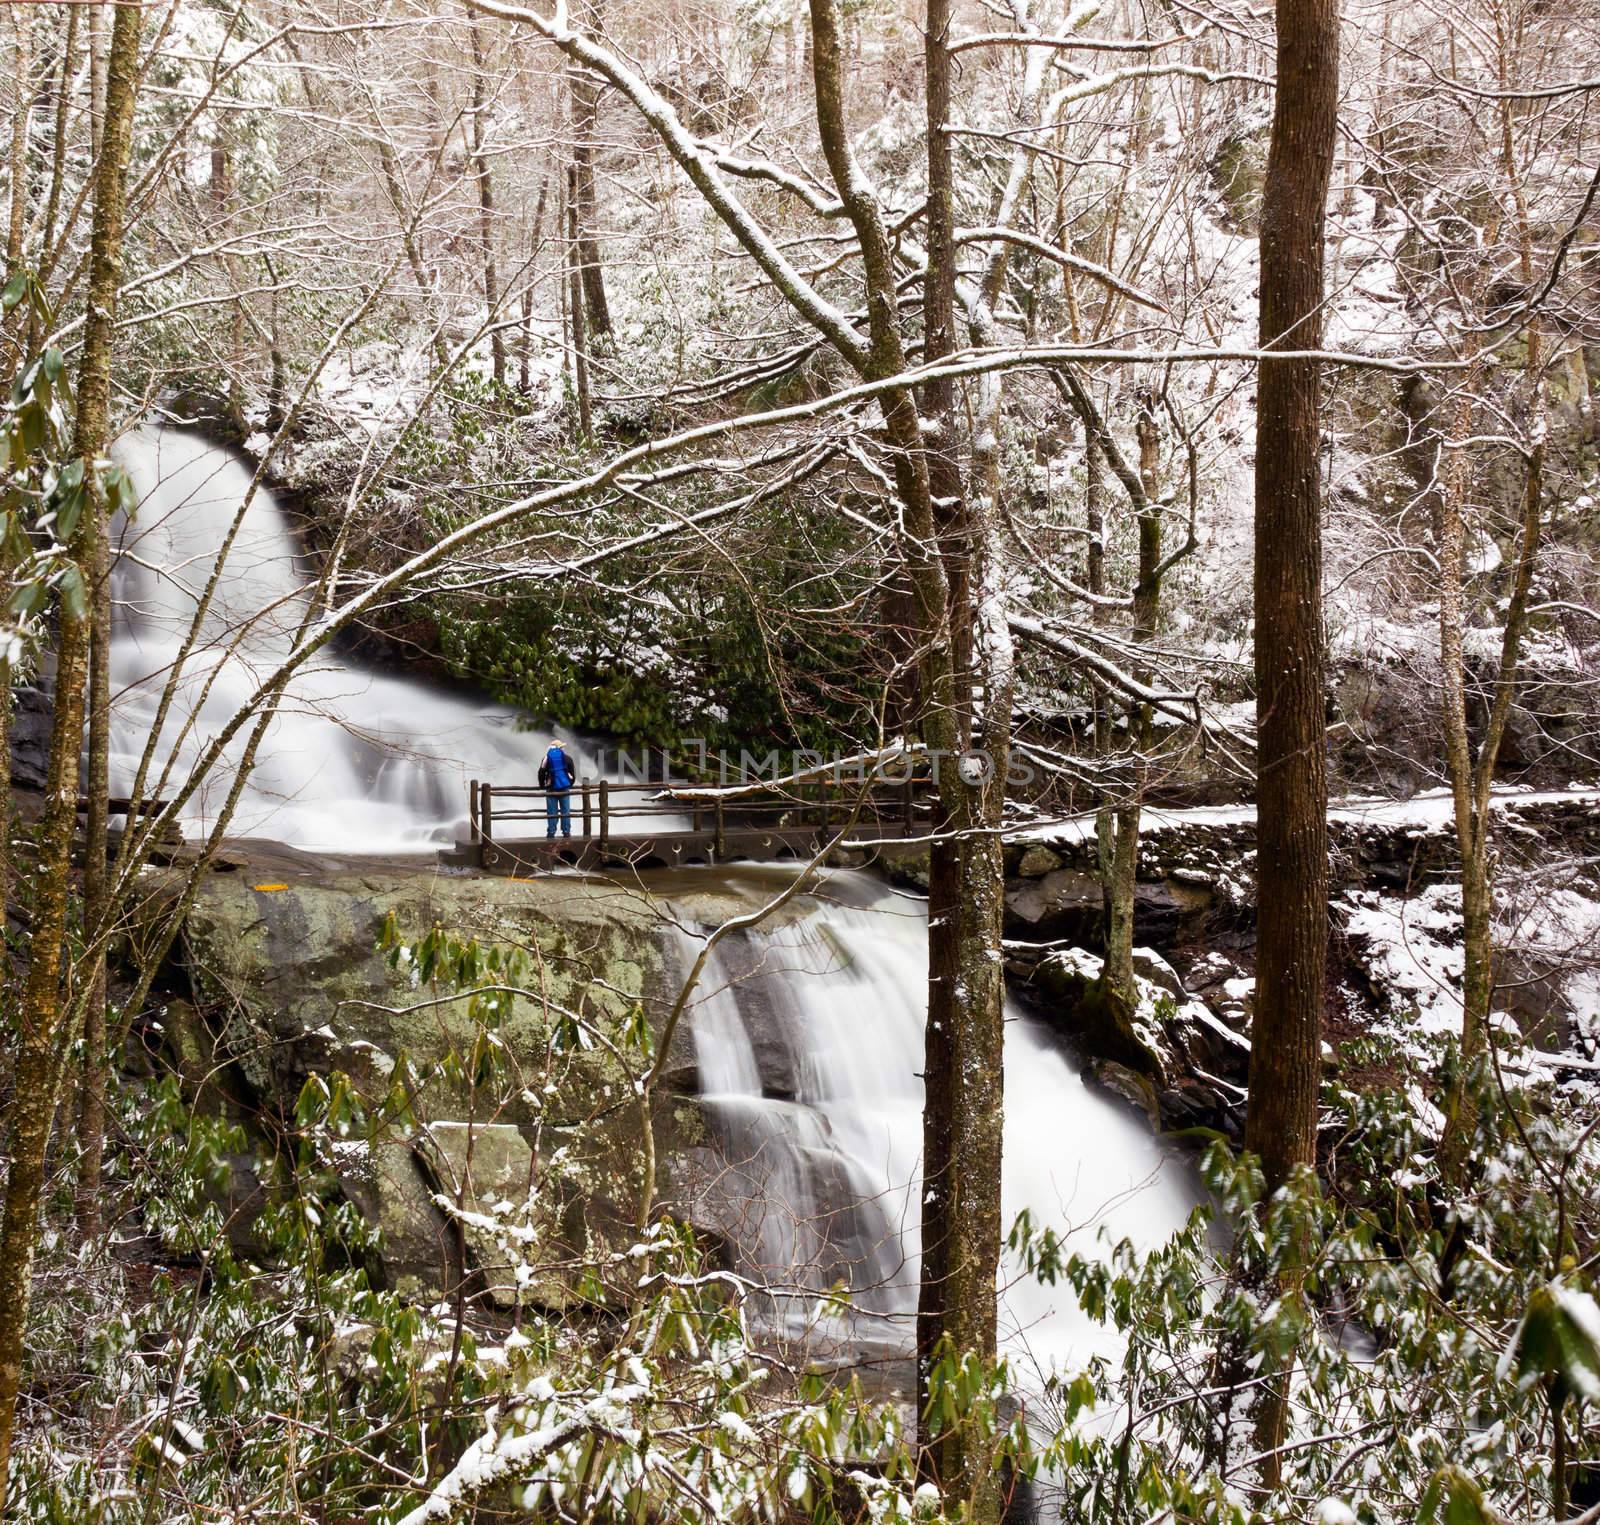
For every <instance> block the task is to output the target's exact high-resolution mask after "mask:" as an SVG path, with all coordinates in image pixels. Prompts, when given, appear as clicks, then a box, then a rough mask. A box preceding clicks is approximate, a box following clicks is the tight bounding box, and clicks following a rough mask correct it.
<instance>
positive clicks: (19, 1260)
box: [0, 4, 143, 1514]
mask: <svg viewBox="0 0 1600 1525" xmlns="http://www.w3.org/2000/svg"><path fill="white" fill-rule="evenodd" d="M142 20H143V7H142V6H140V5H137V4H119V5H118V6H117V8H116V19H115V20H114V22H113V23H112V31H111V42H110V47H109V50H108V57H107V83H106V119H105V128H104V142H103V148H102V152H101V155H100V160H99V164H98V165H97V167H96V178H95V202H94V224H93V232H92V235H91V240H90V252H89V280H88V290H87V308H88V312H87V316H86V318H85V322H84V329H83V356H82V361H81V364H80V369H79V373H78V413H77V421H76V427H75V432H74V437H73V454H74V455H75V456H76V457H77V458H78V459H79V460H82V461H83V462H84V465H85V482H86V485H87V486H88V489H89V493H90V501H89V503H88V505H87V506H86V508H85V512H84V515H83V520H82V522H81V524H80V528H79V531H78V534H77V536H76V537H75V541H76V544H75V545H74V547H73V553H74V556H75V559H76V560H77V561H78V564H79V566H80V568H82V567H83V565H84V562H85V560H86V554H87V552H88V550H89V549H90V544H89V541H90V540H91V538H92V535H93V531H92V529H91V528H90V525H91V524H92V522H93V520H94V518H95V517H96V516H97V515H100V514H102V513H103V511H104V508H103V500H102V499H101V496H100V494H99V490H98V483H97V481H96V479H95V474H94V470H93V468H94V465H95V463H96V462H97V460H98V459H99V457H100V456H101V454H102V453H103V452H104V450H105V447H106V440H107V431H108V428H109V421H110V402H111V358H112V340H113V335H114V324H115V312H116V305H117V288H118V286H119V284H120V281H121V274H122V225H123V192H124V176H125V171H126V166H127V161H128V147H129V138H130V129H131V126H132V120H133V104H134V96H135V92H136V90H137V87H138V73H137V71H138V53H139V33H140V26H141V22H142ZM87 582H88V579H87V577H86V578H85V587H86V589H87ZM92 620H93V609H92V605H91V603H90V602H89V600H88V598H87V597H86V598H85V600H84V603H83V605H82V607H81V608H78V609H76V610H75V609H73V608H71V607H70V606H64V607H63V609H62V613H61V633H60V639H59V645H58V648H57V659H56V694H55V714H54V718H53V721H52V725H51V735H50V761H49V772H48V778H47V784H46V792H45V804H44V812H43V815H42V817H41V819H40V825H39V859H38V883H37V888H36V896H35V902H34V909H33V928H32V930H33V936H32V940H31V944H30V962H29V966H28V978H27V984H26V987H25V989H24V992H23V998H22V1003H21V1008H20V1010H19V1011H18V1013H17V1062H16V1095H15V1099H14V1100H13V1102H12V1105H11V1116H10V1130H9V1131H10V1140H9V1151H8V1152H9V1154H10V1157H11V1169H10V1174H9V1176H8V1178H7V1181H6V1196H5V1216H4V1224H3V1227H0V1288H3V1289H4V1291H3V1293H0V1514H3V1513H4V1506H5V1489H6V1481H7V1477H8V1473H9V1464H10V1458H11V1441H12V1434H13V1430H14V1427H15V1422H16V1408H17V1394H18V1391H19V1389H20V1387H21V1381H22V1360H23V1342H24V1335H25V1333H26V1330H27V1323H28V1306H29V1301H30V1294H31V1290H32V1274H33V1257H34V1251H35V1248H36V1246H37V1243H38V1233H39V1206H40V1200H41V1197H42V1194H43V1187H44V1176H45V1168H44V1167H45V1148H46V1145H47V1143H48V1141H49V1130H50V1123H51V1120H52V1118H53V1116H54V1114H55V1104H56V1096H57V1092H58V1089H59V1085H60V1068H59V1065H58V1064H57V1059H56V1051H57V1042H58V1039H59V1037H60V1029H61V1023H62V1017H63V1012H64V1010H65V1003H64V991H63V985H64V984H66V983H69V982H70V974H71V971H70V969H69V968H68V966H67V961H66V957H65V955H66V941H67V911H68V901H69V893H70V875H71V849H72V835H73V829H74V826H75V824H76V818H77V804H78V754H79V750H80V748H81V747H82V744H83V716H84V701H85V687H86V684H85V679H86V676H87V674H86V668H87V665H88V660H89V637H90V625H91V623H92Z"/></svg>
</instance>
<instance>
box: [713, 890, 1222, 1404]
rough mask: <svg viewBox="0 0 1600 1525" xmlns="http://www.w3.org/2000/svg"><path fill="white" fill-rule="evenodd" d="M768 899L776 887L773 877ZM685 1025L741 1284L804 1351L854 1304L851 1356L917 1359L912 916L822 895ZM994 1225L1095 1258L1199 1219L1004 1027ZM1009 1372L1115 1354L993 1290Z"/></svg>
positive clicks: (1108, 1342)
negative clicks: (909, 1353)
mask: <svg viewBox="0 0 1600 1525" xmlns="http://www.w3.org/2000/svg"><path fill="white" fill-rule="evenodd" d="M769 872H770V873H771V874H772V875H773V882H774V884H776V883H777V882H778V880H777V877H776V876H777V875H780V874H781V873H783V871H782V870H772V871H769ZM718 954H719V958H718V959H714V960H713V962H712V965H711V966H710V967H708V968H707V970H706V972H705V976H704V978H703V983H702V987H701V991H700V996H699V999H698V1001H697V1004H696V1005H695V1008H694V1012H693V1018H692V1020H693V1029H692V1030H693V1035H694V1044H695V1054H696V1060H697V1064H698V1068H699V1073H700V1080H701V1090H702V1092H703V1094H704V1096H705V1098H706V1102H707V1105H708V1108H709V1110H710V1111H711V1114H712V1116H713V1118H714V1120H715V1122H716V1125H717V1129H718V1134H719V1138H718V1145H719V1148H718V1150H717V1157H716V1160H715V1164H714V1167H713V1169H712V1170H711V1171H710V1172H708V1173H707V1174H708V1176H709V1180H708V1182H707V1183H706V1184H705V1185H704V1186H703V1187H702V1189H701V1192H700V1195H699V1198H698V1200H697V1201H696V1203H695V1206H696V1208H697V1210H699V1211H701V1212H702V1213H703V1214H704V1215H705V1216H706V1217H707V1218H708V1219H709V1220H710V1221H711V1222H712V1223H713V1224H715V1225H716V1226H717V1227H719V1228H720V1229H721V1230H722V1231H723V1232H724V1234H725V1235H726V1236H727V1237H728V1238H729V1239H731V1240H732V1241H733V1243H734V1246H735V1248H736V1250H737V1253H738V1255H739V1257H740V1260H741V1262H742V1264H743V1268H744V1270H745V1271H746V1272H747V1273H748V1274H750V1275H752V1276H753V1277H754V1278H756V1279H758V1280H760V1281H763V1282H765V1283H767V1284H769V1285H776V1286H779V1287H780V1288H786V1289H788V1290H787V1295H783V1294H780V1297H779V1299H778V1301H777V1304H776V1306H775V1309H774V1316H775V1320H776V1322H777V1324H778V1325H779V1327H781V1328H783V1329H785V1330H787V1331H790V1332H794V1333H799V1332H800V1331H801V1330H802V1329H804V1328H805V1327H806V1326H807V1325H808V1323H809V1322H810V1321H811V1318H812V1314H813V1308H814V1304H815V1302H816V1296H817V1293H818V1292H819V1291H822V1290H824V1289H826V1288H827V1287H829V1286H830V1285H832V1284H834V1283H835V1282H837V1281H842V1282H843V1283H844V1284H845V1285H846V1286H847V1287H848V1288H849V1289H850V1290H851V1293H852V1306H851V1313H850V1316H849V1317H848V1318H846V1319H844V1320H842V1321H835V1323H834V1327H835V1328H836V1329H837V1330H838V1333H839V1336H840V1338H842V1339H843V1340H844V1341H846V1342H854V1343H855V1344H856V1345H857V1346H858V1347H859V1349H858V1354H860V1353H868V1352H869V1351H872V1352H877V1353H884V1354H887V1353H889V1352H890V1351H892V1350H895V1349H899V1350H901V1351H904V1350H906V1349H907V1348H909V1344H910V1341H911V1337H912V1330H913V1323H914V1318H915V1313H916V1286H917V1260H918V1244H917V1239H918V1232H917V1231H918V1217H919V1198H920V1187H919V1179H918V1171H919V1166H920V1155H921V1148H922V1118H921V1109H922V1081H921V1077H920V1073H919V1071H920V1068H921V1063H922V1053H923V1042H922V1036H923V1035H922V1028H923V1023H924V1020H925V1014H926V1009H927V1003H926V989H927V922H926V917H925V914H924V910H923V907H922V905H921V904H920V903H919V902H917V901H915V900H911V899H908V898H906V897H904V896H901V895H897V894H895V893H894V892H892V891H890V890H888V889H887V888H886V887H885V886H884V885H883V884H882V883H881V882H880V881H878V880H876V879H873V878H871V877H869V876H867V875H864V874H834V875H831V876H830V877H829V878H828V880H827V882H826V886H825V889H824V890H823V891H822V893H821V894H820V895H819V897H818V903H817V906H816V909H815V910H813V911H812V912H811V913H810V914H809V915H808V916H806V917H805V918H804V919H803V920H801V921H798V922H796V923H793V924H791V925H788V926H785V927H782V928H779V929H776V930H772V931H768V932H757V933H754V934H751V935H749V936H747V937H745V938H743V939H742V940H741V941H739V942H738V943H733V944H731V945H730V944H729V943H724V944H722V945H721V948H719V950H718ZM1005 1059H1006V1100H1005V1108H1006V1117H1005V1167H1004V1169H1005V1178H1004V1183H1003V1197H1004V1208H1003V1211H1004V1215H1005V1222H1006V1224H1007V1225H1008V1226H1009V1224H1010V1223H1011V1222H1012V1221H1013V1220H1014V1219H1015V1217H1016V1215H1017V1214H1018V1213H1019V1212H1020V1211H1021V1210H1022V1209H1023V1208H1028V1209H1029V1210H1030V1211H1031V1213H1032V1214H1033V1217H1034V1219H1035V1221H1036V1223H1038V1224H1039V1225H1041V1226H1045V1225H1048V1226H1050V1227H1052V1228H1054V1229H1055V1230H1056V1231H1057V1232H1058V1233H1061V1234H1063V1235H1067V1236H1070V1237H1069V1247H1071V1248H1073V1249H1077V1250H1082V1251H1086V1252H1092V1251H1093V1250H1094V1249H1095V1247H1096V1245H1097V1244H1099V1243H1100V1242H1101V1235H1102V1231H1104V1234H1105V1235H1106V1236H1108V1237H1109V1240H1110V1241H1111V1242H1115V1241H1117V1240H1120V1239H1123V1238H1126V1239H1129V1240H1131V1241H1132V1242H1133V1244H1134V1245H1135V1247H1136V1248H1139V1249H1150V1248H1153V1247H1155V1246H1156V1245H1158V1244H1160V1243H1161V1242H1163V1241H1164V1240H1165V1239H1167V1238H1168V1237H1169V1236H1170V1235H1171V1234H1172V1233H1173V1232H1174V1231H1175V1230H1176V1229H1178V1228H1179V1227H1180V1226H1181V1225H1182V1224H1183V1222H1184V1220H1185V1218H1186V1217H1187V1215H1188V1212H1189V1210H1190V1208H1191V1207H1192V1206H1193V1205H1194V1202H1195V1187H1194V1183H1193V1182H1192V1180H1191V1179H1190V1176H1189V1172H1188V1171H1187V1169H1186V1168H1185V1167H1184V1166H1183V1165H1182V1164H1181V1162H1179V1161H1177V1160H1175V1159H1174V1158H1172V1157H1171V1156H1170V1155H1169V1154H1168V1153H1167V1152H1166V1151H1165V1150H1163V1148H1162V1147H1161V1145H1160V1144H1159V1143H1158V1142H1157V1141H1156V1140H1155V1139H1154V1138H1153V1137H1152V1136H1151V1134H1150V1132H1149V1129H1148V1128H1147V1127H1146V1126H1145V1125H1144V1124H1143V1123H1142V1121H1140V1120H1139V1119H1138V1118H1136V1117H1135V1116H1134V1115H1133V1113H1132V1112H1131V1111H1130V1110H1129V1109H1128V1108H1127V1107H1126V1106H1125V1105H1124V1104H1123V1103H1121V1102H1119V1101H1116V1100H1114V1099H1113V1098H1111V1097H1109V1096H1106V1095H1104V1094H1102V1093H1100V1092H1098V1091H1095V1090H1093V1089H1091V1088H1090V1087H1089V1086H1087V1085H1086V1084H1085V1083H1084V1081H1083V1079H1082V1077H1081V1076H1080V1075H1079V1074H1078V1072H1077V1071H1076V1069H1075V1068H1074V1067H1073V1066H1072V1064H1071V1063H1070V1062H1069V1061H1068V1060H1067V1058H1066V1056H1065V1055H1064V1054H1063V1053H1062V1051H1061V1048H1060V1046H1059V1044H1057V1043H1056V1042H1054V1041H1053V1040H1052V1038H1051V1036H1050V1035H1049V1033H1048V1032H1047V1031H1046V1030H1045V1029H1044V1028H1043V1027H1042V1026H1041V1025H1040V1024H1039V1023H1037V1022H1036V1021H1034V1020H1032V1019H1031V1018H1028V1017H1026V1016H1024V1015H1023V1014H1022V1013H1020V1012H1019V1011H1018V1010H1016V1009H1014V1008H1008V1010H1007V1026H1006V1045H1005ZM1002 1282H1003V1284H1004V1296H1003V1299H1002V1313H1001V1320H1002V1323H1001V1327H1002V1332H1003V1338H1004V1342H1005V1345H1006V1348H1007V1350H1008V1352H1009V1353H1010V1355H1011V1357H1012V1359H1013V1362H1014V1363H1016V1364H1017V1365H1018V1366H1020V1367H1022V1368H1024V1369H1027V1368H1032V1369H1033V1370H1034V1371H1036V1372H1037V1373H1038V1374H1040V1375H1048V1374H1049V1372H1050V1371H1052V1370H1055V1369H1062V1368H1064V1367H1066V1366H1068V1365H1077V1364H1079V1363H1081V1362H1082V1361H1083V1360H1085V1359H1086V1358H1087V1357H1089V1356H1090V1355H1093V1354H1109V1353H1111V1352H1112V1351H1113V1350H1114V1349H1115V1347H1116V1340H1115V1337H1114V1335H1113V1334H1112V1333H1111V1332H1110V1331H1108V1330H1107V1329H1106V1328H1104V1327H1103V1326H1101V1325H1099V1324H1097V1323H1095V1322H1093V1321H1092V1320H1090V1319H1088V1318H1087V1317H1086V1316H1085V1315H1084V1314H1083V1313H1082V1312H1081V1310H1080V1309H1079V1308H1078V1306H1077V1300H1076V1297H1075V1295H1074V1294H1073V1292H1072V1290H1071V1288H1070V1287H1068V1286H1058V1287H1046V1286H1043V1285H1041V1284H1039V1283H1038V1282H1036V1281H1034V1280H1033V1279H1031V1278H1029V1277H1026V1276H1022V1275H1019V1274H1018V1268H1017V1267H1016V1266H1007V1267H1005V1268H1004V1269H1003V1271H1002Z"/></svg>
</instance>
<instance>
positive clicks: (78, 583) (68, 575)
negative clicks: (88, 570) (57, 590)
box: [61, 561, 89, 620]
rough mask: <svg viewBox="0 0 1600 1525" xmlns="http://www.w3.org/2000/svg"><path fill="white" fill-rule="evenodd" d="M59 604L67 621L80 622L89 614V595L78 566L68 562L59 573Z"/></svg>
mask: <svg viewBox="0 0 1600 1525" xmlns="http://www.w3.org/2000/svg"><path fill="white" fill-rule="evenodd" d="M61 603H62V607H63V608H64V609H65V610H66V611H67V617H68V618H69V619H75V620H81V619H83V618H84V617H85V616H86V615H87V614H88V612H89V595H88V591H87V589H85V587H84V584H83V573H82V572H80V571H79V570H78V564H77V563H76V562H74V561H69V562H68V563H67V565H66V567H65V569H64V570H63V571H62V573H61Z"/></svg>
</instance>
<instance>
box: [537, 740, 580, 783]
mask: <svg viewBox="0 0 1600 1525" xmlns="http://www.w3.org/2000/svg"><path fill="white" fill-rule="evenodd" d="M576 772H577V770H576V769H575V768H574V767H573V766H572V759H571V758H570V757H568V756H567V754H566V753H565V752H564V751H563V750H562V749H561V748H560V747H551V748H550V750H549V751H548V752H546V753H545V754H544V761H543V762H542V763H540V764H539V787H540V788H541V789H570V788H571V787H572V785H573V782H574V775H575V774H576Z"/></svg>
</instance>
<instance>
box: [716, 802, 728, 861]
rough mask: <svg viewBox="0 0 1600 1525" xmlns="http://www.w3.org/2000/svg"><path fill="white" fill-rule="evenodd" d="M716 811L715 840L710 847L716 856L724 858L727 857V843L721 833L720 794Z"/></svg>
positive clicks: (722, 832)
mask: <svg viewBox="0 0 1600 1525" xmlns="http://www.w3.org/2000/svg"><path fill="white" fill-rule="evenodd" d="M716 809H717V815H716V837H715V839H714V841H713V843H712V846H713V848H714V849H715V851H716V854H717V856H718V857H719V858H725V857H727V855H728V842H727V837H726V835H725V834H724V831H723V821H722V796H721V795H720V794H719V795H718V796H717V807H716Z"/></svg>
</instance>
